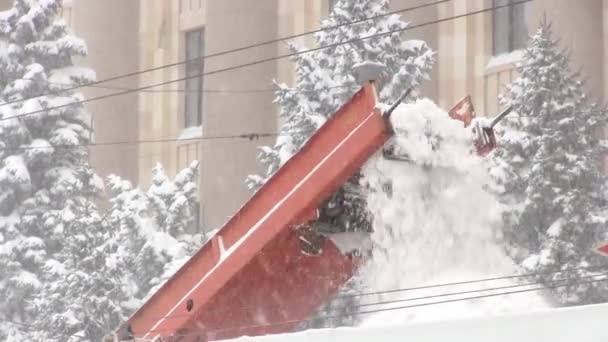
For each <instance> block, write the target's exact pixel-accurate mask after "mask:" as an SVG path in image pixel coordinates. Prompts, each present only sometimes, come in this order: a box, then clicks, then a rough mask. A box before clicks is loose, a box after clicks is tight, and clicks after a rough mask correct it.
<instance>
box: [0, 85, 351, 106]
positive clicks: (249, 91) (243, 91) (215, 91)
mask: <svg viewBox="0 0 608 342" xmlns="http://www.w3.org/2000/svg"><path fill="white" fill-rule="evenodd" d="M21 80H23V81H32V82H33V81H34V80H30V79H21ZM43 82H44V83H46V84H50V85H58V86H64V87H71V86H72V85H71V84H68V83H58V82H50V81H43ZM82 87H84V88H89V87H90V88H97V89H107V90H133V91H137V90H136V89H135V88H128V87H114V86H103V85H82ZM338 88H344V89H346V88H350V87H349V86H346V85H341V86H333V87H326V88H322V89H310V90H307V89H281V88H265V89H234V90H233V89H226V90H221V89H203V90H186V89H156V90H154V89H148V90H142V91H140V92H142V93H186V94H201V93H204V94H206V93H209V94H260V93H274V92H280V91H285V92H296V93H310V92H319V91H327V90H332V89H338ZM66 90H69V88H65V89H60V90H58V91H66ZM5 104H8V103H5ZM0 107H2V105H0Z"/></svg>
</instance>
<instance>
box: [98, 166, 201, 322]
mask: <svg viewBox="0 0 608 342" xmlns="http://www.w3.org/2000/svg"><path fill="white" fill-rule="evenodd" d="M197 168H198V163H197V162H194V163H192V165H190V166H189V167H188V168H186V169H184V170H182V171H181V172H180V173H178V174H177V175H176V176H175V178H174V179H173V180H172V179H170V178H169V177H167V175H166V174H165V172H164V170H163V168H162V166H160V165H157V166H156V167H155V168H154V169H153V172H152V176H153V179H152V185H151V186H150V188H149V189H148V191H147V192H144V191H142V190H140V189H139V188H134V187H133V186H132V185H131V184H130V183H129V182H128V181H125V180H122V179H121V178H120V177H117V176H110V177H109V178H108V182H107V183H108V186H109V189H110V194H111V196H112V198H111V199H110V202H111V203H112V208H111V209H110V212H109V214H108V219H107V221H108V222H109V225H110V226H111V227H112V228H111V229H112V231H114V232H116V233H115V234H116V237H117V238H116V240H117V241H118V242H117V243H116V246H115V247H116V248H115V250H114V251H113V255H115V256H116V260H118V262H120V263H121V265H123V267H124V270H123V283H124V284H125V286H126V289H127V291H128V294H129V297H130V301H128V302H125V303H124V304H125V310H126V311H127V312H130V311H132V310H135V309H137V307H139V306H140V305H141V304H142V302H143V300H144V299H146V298H148V297H149V296H150V295H152V294H153V293H154V291H155V290H156V289H157V288H158V287H159V286H160V285H162V284H163V283H164V281H165V280H167V279H168V278H169V277H170V276H172V275H173V273H174V272H175V271H176V270H177V268H179V267H180V266H181V265H182V264H183V263H184V262H185V261H187V259H188V257H189V256H191V255H192V254H194V252H196V251H197V250H198V249H199V248H200V247H201V246H202V245H203V243H204V242H205V238H204V236H203V235H201V234H196V233H193V232H191V230H192V225H193V222H194V218H195V213H194V210H196V208H195V207H194V203H195V202H196V198H195V197H196V196H195V194H196V184H195V177H196V174H197Z"/></svg>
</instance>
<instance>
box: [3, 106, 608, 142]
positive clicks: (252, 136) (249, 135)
mask: <svg viewBox="0 0 608 342" xmlns="http://www.w3.org/2000/svg"><path fill="white" fill-rule="evenodd" d="M604 112H605V111H602V110H598V111H589V112H575V113H573V114H575V115H577V114H578V115H581V114H592V113H604ZM528 117H536V116H535V115H517V116H507V117H505V120H520V119H522V118H528ZM0 121H1V120H0ZM315 132H316V130H300V131H286V132H243V133H236V134H221V135H210V136H200V137H193V138H158V139H142V140H119V141H106V142H98V143H87V144H72V145H67V144H66V145H50V146H20V147H4V148H0V152H2V151H24V150H44V149H68V148H83V147H101V146H120V145H143V144H163V143H173V142H184V143H185V142H193V141H214V140H236V139H243V140H249V141H257V140H259V139H262V138H273V137H279V136H292V135H300V134H312V133H315Z"/></svg>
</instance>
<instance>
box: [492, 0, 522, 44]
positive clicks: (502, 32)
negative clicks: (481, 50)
mask: <svg viewBox="0 0 608 342" xmlns="http://www.w3.org/2000/svg"><path fill="white" fill-rule="evenodd" d="M517 2H519V0H492V7H498V6H504V5H508V4H513V3H517ZM527 39H528V28H527V25H526V4H517V5H512V6H508V7H503V8H499V9H495V10H493V11H492V54H493V55H494V56H498V55H502V54H506V53H511V52H513V51H517V50H520V49H522V48H524V47H525V46H526V41H527Z"/></svg>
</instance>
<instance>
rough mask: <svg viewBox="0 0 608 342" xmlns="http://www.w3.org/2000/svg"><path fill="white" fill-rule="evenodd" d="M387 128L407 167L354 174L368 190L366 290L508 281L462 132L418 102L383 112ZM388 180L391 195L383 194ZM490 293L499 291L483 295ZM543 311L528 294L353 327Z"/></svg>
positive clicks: (380, 163)
mask: <svg viewBox="0 0 608 342" xmlns="http://www.w3.org/2000/svg"><path fill="white" fill-rule="evenodd" d="M392 122H393V125H394V127H395V130H396V132H397V134H396V144H397V147H398V148H397V150H398V153H401V154H404V153H405V154H407V155H408V156H409V158H410V159H412V160H413V161H414V162H415V163H404V162H396V161H391V160H387V159H384V158H382V157H381V156H377V157H375V158H373V159H372V160H370V161H369V162H368V163H367V164H366V167H365V169H364V177H365V180H366V181H367V183H368V184H369V185H370V187H371V189H372V191H371V193H370V194H369V196H368V205H369V207H370V209H371V211H372V213H373V215H374V229H375V233H374V235H373V240H374V243H375V249H374V253H373V257H372V260H371V262H370V264H369V265H368V266H367V267H366V268H365V269H363V271H362V281H363V283H364V285H366V287H367V290H366V291H372V292H373V291H383V290H391V289H402V288H410V287H418V286H425V285H435V284H442V283H451V282H461V281H469V280H476V279H486V278H492V277H499V276H508V275H515V274H517V273H518V270H517V268H516V266H515V264H514V263H513V262H512V261H511V259H510V258H509V257H508V256H507V255H506V254H505V252H504V249H503V247H502V245H501V243H500V234H499V221H500V213H499V210H498V203H497V202H496V201H495V199H494V198H493V197H492V196H491V195H490V194H488V193H487V192H486V191H484V185H485V184H488V182H489V181H490V179H489V177H488V174H487V172H486V168H485V167H484V165H483V160H482V159H481V158H480V157H478V156H476V155H475V153H473V152H472V148H473V144H472V141H471V132H470V131H469V130H468V129H465V128H464V127H463V123H462V122H460V121H456V120H453V119H451V118H449V116H448V114H447V113H446V112H445V111H443V110H442V109H440V108H438V107H437V106H436V105H435V104H434V103H433V102H432V101H430V100H427V99H423V100H419V101H417V102H415V103H412V104H405V105H401V106H400V107H398V108H397V110H396V111H395V112H394V113H393V116H392ZM389 180H390V181H391V182H392V189H388V188H387V184H388V181H389ZM387 190H388V191H387ZM530 282H533V280H532V279H526V278H522V279H515V280H514V279H507V280H500V281H487V282H479V283H474V284H467V285H459V286H447V287H440V288H433V289H427V290H416V291H408V292H398V293H391V294H384V295H377V296H372V297H365V300H364V301H363V303H364V304H365V303H370V304H371V303H375V302H378V301H394V300H402V299H408V298H412V297H421V296H438V295H439V296H443V295H445V294H449V293H454V292H464V291H476V290H480V291H479V292H473V293H469V294H466V295H460V296H445V297H436V298H431V299H424V300H413V301H408V302H399V303H395V304H390V305H370V306H366V307H364V308H362V310H364V311H373V310H376V309H384V308H390V307H396V306H411V305H418V304H423V303H429V302H434V301H446V300H453V299H458V298H464V297H474V296H479V295H488V294H496V293H500V292H501V291H502V292H505V291H513V290H516V291H517V290H522V289H526V288H530V287H521V288H512V289H504V287H509V286H513V285H519V284H522V283H524V284H525V283H530ZM497 287H499V288H503V289H498V290H488V289H491V288H497ZM482 290H483V291H482ZM548 306H549V304H548V302H547V300H546V299H545V298H544V296H543V294H542V293H540V292H528V293H519V294H513V295H509V296H495V297H489V298H483V299H474V300H466V301H458V302H452V303H446V304H441V305H428V306H417V307H412V308H409V309H404V310H393V311H386V312H378V313H374V314H370V315H367V316H366V317H362V318H363V319H364V320H363V323H362V325H363V326H376V325H391V324H404V323H414V322H423V321H433V320H446V319H459V318H463V317H474V316H488V315H496V314H504V313H517V312H529V311H530V310H533V309H542V308H546V307H548Z"/></svg>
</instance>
